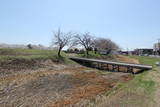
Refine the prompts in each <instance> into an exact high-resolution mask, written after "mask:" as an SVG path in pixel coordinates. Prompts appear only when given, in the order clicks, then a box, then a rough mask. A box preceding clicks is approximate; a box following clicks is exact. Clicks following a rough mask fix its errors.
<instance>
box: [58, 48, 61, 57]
mask: <svg viewBox="0 0 160 107" xmlns="http://www.w3.org/2000/svg"><path fill="white" fill-rule="evenodd" d="M58 57H61V48H59V50H58Z"/></svg>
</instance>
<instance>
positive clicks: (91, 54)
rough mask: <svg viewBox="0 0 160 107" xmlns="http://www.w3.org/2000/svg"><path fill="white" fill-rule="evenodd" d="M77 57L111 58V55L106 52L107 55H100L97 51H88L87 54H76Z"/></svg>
mask: <svg viewBox="0 0 160 107" xmlns="http://www.w3.org/2000/svg"><path fill="white" fill-rule="evenodd" d="M78 56H79V57H87V58H95V59H112V58H113V55H111V54H108V55H101V54H99V53H98V52H97V53H96V54H95V52H94V51H89V55H88V56H87V54H86V53H85V54H78Z"/></svg>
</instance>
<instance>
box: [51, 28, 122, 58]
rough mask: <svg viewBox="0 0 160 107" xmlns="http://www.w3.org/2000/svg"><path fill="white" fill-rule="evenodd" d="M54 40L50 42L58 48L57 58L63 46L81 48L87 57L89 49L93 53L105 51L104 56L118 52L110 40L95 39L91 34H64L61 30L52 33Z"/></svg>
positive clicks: (116, 46) (117, 47) (117, 48)
mask: <svg viewBox="0 0 160 107" xmlns="http://www.w3.org/2000/svg"><path fill="white" fill-rule="evenodd" d="M53 36H54V38H53V40H52V46H56V47H57V48H58V56H59V57H60V56H61V51H62V49H63V48H64V47H65V46H68V47H76V46H77V47H79V46H80V47H83V48H84V49H85V51H86V54H87V56H88V55H89V51H90V49H91V48H92V49H94V51H95V53H97V51H105V52H106V54H110V53H111V52H113V51H118V50H119V49H120V48H119V46H118V45H117V44H116V43H115V42H113V41H112V40H110V39H107V38H96V37H95V36H92V35H91V33H89V32H87V33H82V34H81V33H74V32H67V33H64V32H62V31H61V29H58V31H56V32H54V34H53Z"/></svg>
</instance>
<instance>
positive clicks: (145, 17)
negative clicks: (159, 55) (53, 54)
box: [0, 0, 160, 49]
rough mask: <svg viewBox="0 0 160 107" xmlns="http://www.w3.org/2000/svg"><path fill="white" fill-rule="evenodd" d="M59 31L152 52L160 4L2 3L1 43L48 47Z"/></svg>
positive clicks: (130, 0) (159, 0)
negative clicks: (111, 41)
mask: <svg viewBox="0 0 160 107" xmlns="http://www.w3.org/2000/svg"><path fill="white" fill-rule="evenodd" d="M59 27H61V29H62V30H63V31H66V32H67V31H76V32H81V33H83V32H87V31H89V32H91V33H92V34H93V35H95V36H97V37H105V38H110V39H112V40H113V41H115V42H116V43H118V44H119V45H120V46H121V47H122V48H123V49H126V48H127V47H128V48H129V49H134V48H141V47H143V48H151V47H152V46H153V43H155V42H157V39H158V38H160V0H0V43H9V44H28V43H32V44H42V45H46V46H49V44H50V41H51V39H52V37H53V35H52V31H55V30H57V29H58V28H59Z"/></svg>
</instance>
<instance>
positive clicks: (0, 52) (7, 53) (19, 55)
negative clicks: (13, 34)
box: [0, 49, 73, 64]
mask: <svg viewBox="0 0 160 107" xmlns="http://www.w3.org/2000/svg"><path fill="white" fill-rule="evenodd" d="M46 59H51V60H52V61H53V62H60V63H65V64H69V63H73V62H72V61H71V60H69V59H68V58H67V56H66V54H65V53H63V52H62V57H60V58H59V57H58V56H57V51H55V50H54V51H52V50H36V49H0V63H4V62H11V61H14V60H46Z"/></svg>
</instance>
